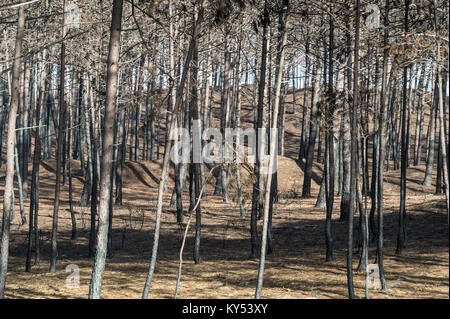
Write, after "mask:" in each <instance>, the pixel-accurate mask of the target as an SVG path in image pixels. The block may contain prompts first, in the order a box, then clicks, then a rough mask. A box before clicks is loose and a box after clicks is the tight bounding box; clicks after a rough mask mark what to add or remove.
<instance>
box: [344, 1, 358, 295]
mask: <svg viewBox="0 0 450 319" xmlns="http://www.w3.org/2000/svg"><path fill="white" fill-rule="evenodd" d="M360 17H361V11H360V0H356V16H355V20H356V26H355V49H354V55H353V56H354V63H353V65H354V73H353V103H352V109H351V113H350V122H351V147H350V153H351V170H350V171H351V177H350V209H349V211H350V214H349V217H348V232H347V235H348V236H347V285H348V296H349V298H350V299H353V298H355V292H354V287H353V214H354V203H355V197H356V196H355V195H356V187H357V176H358V164H357V160H358V159H357V156H358V150H357V148H358V145H357V139H358V132H357V112H358V106H359V31H360Z"/></svg>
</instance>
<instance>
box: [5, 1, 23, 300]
mask: <svg viewBox="0 0 450 319" xmlns="http://www.w3.org/2000/svg"><path fill="white" fill-rule="evenodd" d="M18 11H19V12H18V21H17V34H16V43H15V47H14V63H13V67H12V83H11V100H10V105H9V119H8V135H7V141H8V142H7V145H6V179H5V189H4V192H3V218H2V237H1V246H0V257H1V259H0V260H1V262H0V299H3V298H4V296H5V284H6V275H7V273H8V256H9V237H10V232H9V229H10V223H11V215H12V212H13V210H14V206H13V196H14V165H15V164H14V145H15V137H16V118H17V109H18V106H19V89H20V83H19V82H20V78H19V77H20V72H21V66H22V59H21V56H22V42H23V35H24V26H25V8H24V5H21V6H20V7H19V9H18Z"/></svg>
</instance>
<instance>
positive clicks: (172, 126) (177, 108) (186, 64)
mask: <svg viewBox="0 0 450 319" xmlns="http://www.w3.org/2000/svg"><path fill="white" fill-rule="evenodd" d="M203 1H204V0H202V1H201V4H200V8H199V12H198V18H197V20H196V21H195V24H194V28H193V29H194V30H193V32H192V38H191V41H190V43H189V49H188V51H187V55H186V59H185V61H184V64H183V73H182V77H181V81H180V84H179V87H178V91H177V96H176V100H175V105H174V106H175V108H174V110H173V112H172V114H171V115H170V122H169V123H170V124H169V126H168V128H169V138H168V141H171V140H173V136H174V130H175V125H176V117H175V116H174V115H173V114H177V113H178V112H180V111H181V107H182V102H183V99H182V97H183V91H184V86H185V84H186V78H187V73H188V70H189V65H190V63H191V60H192V55H193V52H194V45H195V43H196V41H197V39H198V36H199V33H200V25H201V22H202V20H203V10H202V4H203ZM171 146H172V143H167V144H166V148H165V150H164V160H163V166H162V172H161V177H160V179H159V188H158V200H157V205H156V225H155V235H154V239H153V247H152V255H151V258H150V265H149V269H148V274H147V279H146V281H145V285H144V290H143V292H142V298H143V299H147V298H148V293H149V291H150V286H151V282H152V278H153V273H154V271H155V265H156V257H157V254H158V244H159V234H160V229H161V213H162V204H163V193H164V185H165V183H166V181H167V179H168V168H169V155H170V149H171Z"/></svg>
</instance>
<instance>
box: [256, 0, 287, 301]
mask: <svg viewBox="0 0 450 319" xmlns="http://www.w3.org/2000/svg"><path fill="white" fill-rule="evenodd" d="M281 3H282V7H283V10H282V11H280V25H279V32H280V33H279V34H280V36H279V37H280V38H279V43H278V48H277V52H278V54H277V63H276V66H275V67H276V72H275V76H276V87H275V104H274V106H273V122H272V128H273V129H274V130H273V131H276V129H277V124H278V113H279V106H280V96H281V82H282V76H283V69H284V56H285V52H286V50H285V47H286V40H287V28H288V11H289V2H288V1H287V0H282V1H281ZM266 5H267V2H266ZM266 10H267V7H266ZM277 141H278V138H277V135H275V134H274V135H272V134H271V139H270V155H269V156H270V157H269V165H268V174H267V181H266V187H265V194H264V196H265V205H264V215H263V230H262V238H261V251H260V254H261V255H260V260H259V269H258V281H257V284H256V291H255V299H259V298H260V297H261V291H262V286H263V278H264V266H265V258H266V246H267V233H268V228H269V227H268V226H269V201H270V200H271V199H270V194H271V193H272V192H271V183H272V177H273V176H276V174H273V173H272V172H274V170H275V169H276V166H275V165H277V164H276V163H277V155H278V151H277V150H276V144H277Z"/></svg>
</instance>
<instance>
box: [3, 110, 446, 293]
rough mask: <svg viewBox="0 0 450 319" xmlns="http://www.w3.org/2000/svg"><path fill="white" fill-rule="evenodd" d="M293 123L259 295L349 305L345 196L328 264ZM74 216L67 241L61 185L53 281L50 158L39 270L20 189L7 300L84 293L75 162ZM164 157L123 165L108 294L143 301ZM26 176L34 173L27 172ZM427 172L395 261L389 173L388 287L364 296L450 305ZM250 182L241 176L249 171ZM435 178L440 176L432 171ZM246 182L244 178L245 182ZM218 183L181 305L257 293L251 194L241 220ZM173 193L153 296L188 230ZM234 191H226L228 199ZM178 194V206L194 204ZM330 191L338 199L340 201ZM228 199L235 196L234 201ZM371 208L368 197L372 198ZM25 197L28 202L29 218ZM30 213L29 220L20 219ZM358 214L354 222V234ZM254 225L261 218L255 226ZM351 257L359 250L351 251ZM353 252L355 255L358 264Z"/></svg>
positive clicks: (43, 176)
mask: <svg viewBox="0 0 450 319" xmlns="http://www.w3.org/2000/svg"><path fill="white" fill-rule="evenodd" d="M299 121H300V120H299V117H298V116H294V115H292V114H288V115H287V125H286V128H287V135H286V136H287V137H286V142H287V144H286V145H287V146H286V155H287V156H286V157H281V156H280V157H279V168H278V188H279V203H278V204H277V205H276V206H275V212H274V216H273V237H274V251H273V253H272V254H270V255H268V256H267V259H266V267H265V274H264V288H263V291H262V297H263V298H346V297H347V278H346V233H347V225H346V223H345V222H339V213H340V212H339V204H340V197H339V196H336V198H335V206H334V210H333V223H332V232H333V236H334V261H332V262H325V238H324V222H325V208H316V207H314V205H315V202H316V198H317V194H318V191H319V184H318V183H319V182H320V177H321V170H322V166H321V164H319V163H315V165H314V170H313V172H314V174H313V182H312V195H313V196H312V197H311V198H309V199H304V198H300V195H301V189H302V182H303V171H302V169H301V167H300V165H299V164H298V163H297V162H296V161H295V160H293V159H292V158H295V152H297V151H298V150H297V147H298V146H297V147H296V145H298V139H299V135H300V132H299V129H298V124H299V123H300V122H299ZM73 166H74V169H73V175H74V178H73V183H74V209H75V212H76V219H77V230H78V232H77V238H76V239H75V240H71V239H70V236H71V218H70V212H69V210H68V207H69V202H68V187H67V186H64V187H63V189H62V203H61V208H60V213H59V216H60V219H59V234H58V252H59V255H58V261H57V271H56V273H55V274H49V273H48V267H49V259H50V234H51V218H52V214H53V198H54V184H55V163H54V161H46V162H44V163H42V166H41V171H40V204H39V205H40V210H39V225H40V228H41V234H40V238H41V263H40V265H35V266H33V267H32V270H31V274H30V273H26V272H25V271H24V269H25V256H26V242H27V229H28V226H27V225H23V226H22V225H20V216H19V206H18V193H17V192H16V218H15V220H14V222H13V224H12V226H11V248H10V258H9V268H8V277H7V285H6V291H5V294H6V297H7V298H86V297H87V295H88V291H89V281H90V274H91V271H92V265H93V260H92V259H89V258H87V253H88V235H89V218H90V216H89V214H90V208H89V207H79V206H78V204H77V202H78V200H79V197H80V194H81V190H82V181H83V179H82V177H81V170H80V164H79V162H78V161H74V162H73ZM160 166H161V161H159V162H152V163H150V162H126V163H125V167H124V186H123V204H124V205H123V206H121V207H119V206H114V216H115V218H114V223H113V256H112V258H110V259H108V260H107V263H106V269H105V274H104V279H103V290H102V297H103V298H140V297H141V294H142V289H143V286H144V282H145V279H146V275H147V272H148V265H149V259H150V253H151V247H152V242H153V231H154V226H155V206H156V197H157V186H158V179H159V176H160V172H161V167H160ZM30 171H31V166H30ZM424 171H425V166H424V165H421V166H417V167H410V168H409V169H408V174H407V177H408V179H407V199H406V205H407V206H406V211H407V213H406V216H407V217H406V229H407V247H406V248H405V249H404V250H403V253H402V255H401V256H397V255H395V248H396V237H397V218H398V210H399V189H400V187H399V182H400V177H399V176H400V172H399V171H389V172H386V173H385V184H384V185H385V196H384V208H385V228H384V229H385V246H384V253H385V255H384V256H385V257H384V258H385V259H384V268H385V275H386V279H387V290H386V291H381V290H379V289H372V290H370V291H369V295H370V297H371V298H449V237H448V235H449V234H448V219H447V218H448V217H447V214H446V209H445V199H444V195H435V194H434V192H435V186H434V185H435V184H434V182H433V185H432V186H430V187H425V186H423V185H421V181H422V180H423V176H424ZM244 175H245V174H244ZM434 177H435V174H434ZM247 178H248V177H246V176H244V180H245V179H247ZM214 183H215V180H214V179H212V180H210V181H208V187H207V195H208V197H207V198H206V199H204V200H203V201H202V202H201V206H202V212H203V217H202V239H201V256H202V263H201V264H197V265H196V264H194V262H193V258H192V253H193V235H194V231H195V227H194V225H195V223H194V220H195V218H193V219H192V222H191V224H190V228H189V231H188V236H187V241H186V245H185V249H184V254H183V270H182V279H181V286H180V290H179V296H178V297H179V298H252V297H253V295H254V290H255V285H256V277H257V271H258V262H259V260H258V259H249V258H248V256H249V252H250V239H249V237H250V233H249V224H250V212H249V210H250V201H249V197H248V196H249V194H250V193H251V189H249V188H248V185H249V183H248V182H247V183H245V186H246V189H244V193H245V197H246V201H245V207H246V213H247V216H246V218H245V219H241V218H240V217H239V207H238V206H237V205H236V203H235V202H234V201H232V202H231V203H224V202H223V201H222V198H221V197H220V196H212V193H213V187H214ZM3 185H4V166H2V168H1V169H0V189H1V190H3ZM172 187H173V175H172V174H171V179H170V182H169V192H168V193H167V194H166V195H165V197H164V208H163V215H162V226H161V237H160V246H159V251H158V261H157V264H156V270H155V275H154V277H153V282H152V286H151V290H150V296H149V297H150V298H173V296H174V292H175V284H176V280H177V272H178V267H179V250H180V246H181V242H182V236H183V231H184V227H185V225H186V222H187V220H188V215H185V220H184V224H183V225H182V226H180V225H179V224H178V223H177V222H176V216H175V212H174V211H173V210H171V209H169V207H168V204H169V201H170V196H171V193H172ZM232 193H233V192H232ZM187 195H188V193H187V191H185V193H184V196H185V197H184V205H185V206H187V205H188V203H189V198H188V196H187ZM336 195H337V194H336ZM232 197H233V196H232ZM367 208H368V209H370V198H368V200H367ZM28 211H29V199H26V200H25V212H26V214H27V215H28ZM27 217H28V216H27ZM357 225H358V216H357V215H356V216H355V236H356V234H357ZM258 226H259V227H260V229H261V226H262V221H259V222H258ZM355 251H356V250H355ZM374 260H375V245H371V247H370V257H369V263H373V262H374ZM358 261H359V254H357V253H355V256H354V261H353V263H354V265H355V267H356V266H357V265H358ZM70 264H75V265H77V266H78V267H79V270H80V287H79V288H68V287H66V279H67V277H68V276H69V275H70V273H68V272H66V267H67V266H68V265H70ZM354 279H355V292H356V295H357V297H359V298H363V297H364V273H363V272H361V273H355V278H354Z"/></svg>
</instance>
